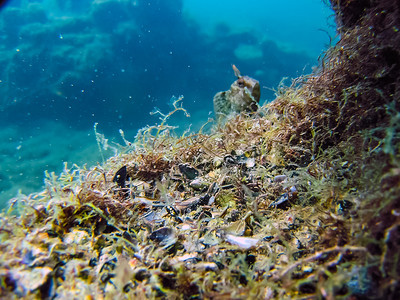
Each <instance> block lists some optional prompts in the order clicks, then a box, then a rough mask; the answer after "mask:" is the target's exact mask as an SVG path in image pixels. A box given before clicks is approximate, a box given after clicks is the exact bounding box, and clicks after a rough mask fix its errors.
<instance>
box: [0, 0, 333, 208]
mask: <svg viewBox="0 0 400 300" xmlns="http://www.w3.org/2000/svg"><path fill="white" fill-rule="evenodd" d="M331 15H332V12H331V11H330V10H329V9H328V8H327V7H326V6H325V4H324V3H323V2H322V1H317V0H314V1H313V0H307V1H294V0H291V1H266V0H259V1H256V0H253V1H251V0H250V1H247V2H246V3H244V2H243V1H236V0H234V1H232V0H231V1H228V0H224V1H210V0H208V1H195V0H184V1H181V0H158V1H157V0H153V1H139V0H137V1H132V0H130V1H123V0H119V1H117V0H110V1H100V0H97V1H92V0H81V1H75V0H70V1H61V0H43V1H28V0H20V1H18V0H14V1H8V3H7V4H6V5H5V7H3V9H2V10H1V11H0V41H1V44H0V125H1V127H0V137H1V144H0V207H4V206H5V205H6V203H7V202H8V200H9V199H10V198H11V197H14V196H16V195H17V193H18V190H21V191H22V193H25V194H27V193H31V192H34V191H38V190H40V189H41V187H42V185H43V173H44V170H49V171H54V172H56V173H59V172H61V171H62V168H63V162H69V163H70V164H71V163H78V164H83V163H88V164H91V165H92V164H96V163H97V162H99V161H100V160H101V157H100V154H99V152H98V150H97V144H96V140H95V137H94V133H93V125H94V123H96V122H97V123H99V125H98V130H99V131H100V132H102V133H104V134H105V136H106V137H107V138H109V139H110V141H111V142H112V141H114V142H116V143H121V144H122V143H123V141H122V139H121V138H120V136H119V129H123V130H124V132H125V135H126V138H127V139H129V140H133V139H134V137H135V135H136V132H137V130H138V129H140V128H142V127H144V126H146V125H148V124H154V123H156V122H158V119H157V117H156V116H151V115H150V114H149V113H150V112H151V111H153V110H154V108H155V107H157V108H159V109H160V110H161V111H164V112H168V111H169V110H170V109H171V101H170V99H171V97H173V96H179V95H184V97H185V98H184V106H185V108H186V109H187V110H188V111H189V112H190V114H191V116H192V117H191V118H190V119H186V118H185V117H184V116H183V115H180V116H178V117H177V118H175V120H174V122H175V124H176V125H180V127H181V128H186V127H187V126H188V125H189V124H190V123H191V124H193V125H192V128H193V129H194V130H196V128H199V126H200V125H201V124H203V123H204V122H205V121H207V119H208V117H210V116H212V114H213V112H212V98H213V95H214V94H215V93H216V92H218V91H221V90H226V89H228V88H229V86H230V84H231V82H232V81H233V80H234V79H235V77H234V74H233V72H232V69H231V65H232V64H235V65H236V66H237V67H238V68H239V69H240V71H241V72H242V74H246V75H249V76H252V77H254V78H256V79H258V80H259V81H260V83H261V86H262V87H263V88H262V95H261V99H262V100H261V102H262V103H264V102H267V101H271V100H272V99H273V98H274V92H273V91H272V89H274V88H276V87H277V85H278V84H279V82H280V81H281V79H282V78H283V77H288V78H293V77H297V76H299V75H301V74H307V73H309V72H310V71H311V68H312V67H313V66H315V65H317V59H318V56H319V54H320V53H321V52H322V51H323V50H324V49H326V47H328V45H329V43H330V37H332V38H333V37H334V35H335V31H334V28H333V26H332V25H330V24H333V20H332V19H331ZM111 154H112V152H110V153H109V155H111Z"/></svg>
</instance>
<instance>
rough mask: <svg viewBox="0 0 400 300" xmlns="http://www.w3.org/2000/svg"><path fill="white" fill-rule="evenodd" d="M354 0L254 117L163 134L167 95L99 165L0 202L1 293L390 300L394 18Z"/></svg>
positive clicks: (395, 196)
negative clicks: (157, 117) (154, 119)
mask: <svg viewBox="0 0 400 300" xmlns="http://www.w3.org/2000/svg"><path fill="white" fill-rule="evenodd" d="M364 2H368V3H367V4H368V5H367V4H365V3H364ZM364 2H363V3H364V4H365V7H362V6H363V5H364V4H363V5H361V4H360V3H359V2H358V1H350V0H348V1H336V0H332V1H331V3H332V6H333V8H334V9H335V12H336V17H337V20H338V25H339V33H340V37H341V39H340V41H339V42H338V44H337V45H336V46H335V47H333V48H332V49H330V50H329V51H328V52H327V53H326V55H325V57H324V58H323V60H322V62H321V67H320V68H319V69H317V70H316V71H315V72H314V73H313V74H312V75H310V76H308V77H304V78H299V79H297V80H295V81H294V82H293V85H292V86H290V87H286V88H281V89H280V90H278V91H277V98H276V99H275V100H274V101H273V102H272V103H270V104H266V105H264V106H261V107H259V108H258V113H253V114H248V113H246V112H242V113H240V114H236V115H234V116H232V117H231V119H230V120H229V122H226V123H225V124H219V125H216V126H215V127H214V128H212V130H211V132H210V133H207V134H206V133H203V132H202V131H200V132H198V133H196V134H190V135H187V134H185V135H182V136H178V137H177V136H175V135H174V134H173V132H172V128H171V127H170V126H168V125H167V120H168V118H169V116H170V115H171V114H172V113H176V112H178V111H182V112H184V113H185V110H184V108H183V107H182V106H181V104H180V103H181V102H180V101H181V99H178V100H177V101H176V102H175V104H174V107H175V110H174V111H172V112H171V113H169V114H166V115H161V116H162V122H161V124H160V125H155V126H149V127H146V128H144V129H143V130H141V131H140V132H139V133H138V135H137V137H136V140H135V141H134V142H133V143H129V142H128V141H126V147H124V148H123V149H122V150H121V151H120V152H119V153H118V154H116V155H115V156H113V157H111V158H110V159H108V160H107V161H105V162H104V163H103V164H102V165H99V166H96V167H93V168H85V167H82V168H81V167H78V166H73V167H72V168H69V167H68V166H65V169H64V172H63V173H62V174H61V175H60V176H56V175H55V174H47V177H46V189H45V190H44V191H42V192H41V193H38V194H33V195H29V196H23V195H21V196H19V197H18V198H15V199H13V200H12V201H11V203H10V208H9V210H8V211H7V212H4V213H2V214H1V218H0V239H1V244H0V248H1V252H0V278H1V287H0V296H1V297H2V298H12V297H14V298H28V299H32V298H33V299H34V298H68V299H72V298H83V299H85V297H86V298H87V299H93V298H95V299H115V298H118V299H291V298H296V299H297V298H299V299H341V298H342V299H348V298H352V299H363V298H381V299H382V298H385V299H395V298H397V297H399V296H400V295H399V290H400V284H399V281H398V278H399V276H400V267H399V266H400V263H399V255H398V253H399V248H400V197H399V195H400V171H399V170H400V126H399V124H400V122H399V113H398V112H399V108H400V103H399V96H400V94H399V91H400V85H399V84H400V83H399V81H398V78H399V77H400V76H399V72H400V71H399V70H400V68H399V66H400V53H399V48H398V47H397V46H396V45H399V44H400V43H399V40H400V37H399V33H398V31H397V32H396V30H392V29H391V28H395V27H396V28H400V24H399V22H400V21H399V19H398V18H397V17H396V14H397V15H398V14H399V12H400V11H399V7H395V5H394V4H392V3H391V1H380V2H379V4H375V2H373V3H372V2H371V3H370V1H364ZM378 20H379V22H378ZM374 22H375V23H374ZM372 25H373V26H372ZM388 53H389V54H390V55H389V56H388ZM239 76H240V74H239ZM96 136H97V137H98V140H99V144H101V139H100V138H99V135H98V134H97V133H96Z"/></svg>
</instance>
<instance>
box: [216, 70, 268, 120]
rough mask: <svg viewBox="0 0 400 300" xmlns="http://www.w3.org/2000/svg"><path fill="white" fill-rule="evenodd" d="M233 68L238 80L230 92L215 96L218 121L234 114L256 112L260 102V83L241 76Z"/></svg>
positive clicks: (219, 93)
mask: <svg viewBox="0 0 400 300" xmlns="http://www.w3.org/2000/svg"><path fill="white" fill-rule="evenodd" d="M232 67H233V70H234V71H235V75H236V77H237V78H238V79H237V80H236V81H235V82H234V83H232V85H231V88H230V89H229V90H228V91H225V92H218V93H217V94H216V95H215V96H214V100H213V101H214V112H215V114H216V116H217V118H218V119H220V118H223V117H226V116H228V115H230V114H232V113H240V112H254V111H256V110H257V108H258V102H259V101H260V83H259V82H258V81H257V80H255V79H253V78H251V77H249V76H241V75H240V72H239V70H238V69H237V68H236V66H235V65H233V66H232Z"/></svg>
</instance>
